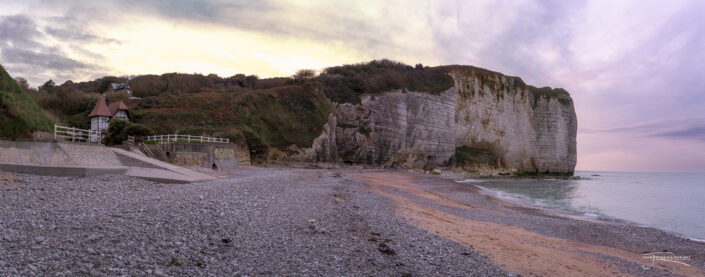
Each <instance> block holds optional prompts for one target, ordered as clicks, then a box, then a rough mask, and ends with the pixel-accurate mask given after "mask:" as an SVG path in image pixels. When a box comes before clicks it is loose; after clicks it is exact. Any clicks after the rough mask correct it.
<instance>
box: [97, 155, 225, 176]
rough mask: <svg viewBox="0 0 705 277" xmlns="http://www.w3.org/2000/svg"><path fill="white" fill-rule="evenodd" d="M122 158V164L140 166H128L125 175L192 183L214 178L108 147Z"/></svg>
mask: <svg viewBox="0 0 705 277" xmlns="http://www.w3.org/2000/svg"><path fill="white" fill-rule="evenodd" d="M109 149H110V150H112V151H113V152H114V153H115V154H117V155H118V157H119V158H120V159H121V160H122V162H123V164H128V165H131V164H132V163H134V164H135V165H136V164H139V165H141V166H139V167H138V166H130V167H129V169H128V170H127V173H126V174H127V175H129V176H135V177H140V178H144V179H148V180H152V181H159V182H168V183H170V182H176V183H193V182H203V181H211V180H215V178H214V177H212V176H209V175H206V174H203V173H199V172H196V171H193V170H190V169H186V168H183V167H179V166H175V165H173V164H170V163H165V162H162V161H160V160H156V159H152V158H149V157H146V156H144V155H140V154H137V153H134V152H131V151H127V150H124V149H120V148H109Z"/></svg>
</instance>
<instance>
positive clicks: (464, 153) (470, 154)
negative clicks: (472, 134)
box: [455, 145, 497, 168]
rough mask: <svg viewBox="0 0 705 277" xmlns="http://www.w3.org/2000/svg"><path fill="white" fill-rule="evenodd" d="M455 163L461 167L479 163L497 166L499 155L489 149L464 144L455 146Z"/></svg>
mask: <svg viewBox="0 0 705 277" xmlns="http://www.w3.org/2000/svg"><path fill="white" fill-rule="evenodd" d="M455 165H456V166H457V167H461V168H462V167H471V166H477V165H486V166H496V165H497V156H495V155H494V154H492V152H491V151H490V150H487V149H482V148H476V147H470V146H464V145H463V146H460V147H457V148H455Z"/></svg>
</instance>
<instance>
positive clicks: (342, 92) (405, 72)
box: [316, 60, 454, 103]
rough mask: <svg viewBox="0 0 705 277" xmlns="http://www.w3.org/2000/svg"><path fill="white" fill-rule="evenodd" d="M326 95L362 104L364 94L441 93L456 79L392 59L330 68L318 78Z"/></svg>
mask: <svg viewBox="0 0 705 277" xmlns="http://www.w3.org/2000/svg"><path fill="white" fill-rule="evenodd" d="M316 80H317V81H319V82H321V83H323V85H324V91H325V94H326V96H328V98H330V99H331V100H332V101H334V102H338V103H344V102H349V103H359V102H360V95H362V94H369V93H381V92H385V91H390V90H394V89H407V90H412V91H422V92H427V93H431V94H438V93H441V92H443V91H445V90H447V89H449V88H451V87H453V85H454V83H453V78H451V77H450V76H449V75H448V74H446V73H445V72H443V71H442V70H436V69H431V68H428V69H426V68H424V67H422V66H418V67H416V68H414V67H411V66H408V65H405V64H403V63H399V62H395V61H390V60H379V61H377V60H375V61H371V62H369V63H361V64H354V65H343V66H335V67H329V68H326V69H324V70H323V72H322V73H321V74H320V75H319V76H318V77H317V78H316Z"/></svg>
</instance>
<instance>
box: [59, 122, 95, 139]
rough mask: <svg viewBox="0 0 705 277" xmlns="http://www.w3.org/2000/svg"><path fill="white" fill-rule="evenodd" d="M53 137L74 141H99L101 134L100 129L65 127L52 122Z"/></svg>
mask: <svg viewBox="0 0 705 277" xmlns="http://www.w3.org/2000/svg"><path fill="white" fill-rule="evenodd" d="M54 139H55V140H59V139H62V140H68V141H74V142H88V143H101V141H102V140H103V134H102V133H101V132H100V131H95V130H86V129H79V128H74V127H65V126H59V125H56V124H54Z"/></svg>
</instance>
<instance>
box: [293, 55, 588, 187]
mask: <svg viewBox="0 0 705 277" xmlns="http://www.w3.org/2000/svg"><path fill="white" fill-rule="evenodd" d="M448 72H449V74H450V76H451V77H452V78H453V80H454V82H455V85H454V86H453V87H451V88H450V89H448V90H445V91H443V92H441V93H439V94H430V93H426V92H416V91H406V90H393V91H389V92H385V93H380V94H371V95H363V96H362V97H361V99H362V101H361V103H359V104H351V103H334V104H333V108H332V112H331V114H330V116H329V119H328V122H327V124H326V125H325V126H324V128H323V133H322V134H321V135H320V136H319V137H318V138H316V139H315V140H314V142H313V146H312V147H311V149H308V151H306V152H307V155H305V156H306V157H307V159H309V160H312V161H316V162H337V163H341V162H342V163H352V164H360V163H362V164H373V165H382V166H397V167H422V166H424V165H427V164H430V165H438V166H450V165H452V164H453V163H454V161H455V160H454V157H455V151H456V147H460V146H470V147H474V148H481V149H487V150H489V151H491V152H492V154H494V155H495V156H496V157H497V158H498V161H497V166H499V167H501V168H503V169H506V170H508V171H524V172H541V173H562V174H572V173H573V171H574V169H575V164H576V160H577V157H576V131H577V118H576V115H575V110H574V108H573V101H572V99H571V97H570V95H569V94H568V93H567V92H566V91H565V90H562V89H550V88H540V89H539V88H534V87H531V86H527V85H525V84H524V82H523V81H522V80H521V79H519V78H518V77H511V76H505V75H502V74H500V73H497V72H492V71H488V70H484V69H480V68H475V67H470V66H450V67H449V70H448Z"/></svg>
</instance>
